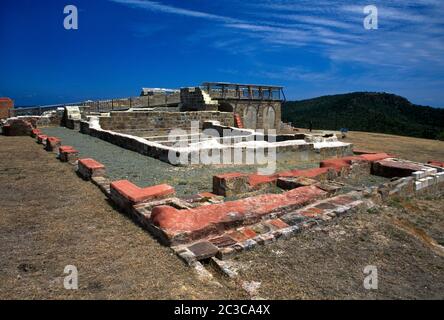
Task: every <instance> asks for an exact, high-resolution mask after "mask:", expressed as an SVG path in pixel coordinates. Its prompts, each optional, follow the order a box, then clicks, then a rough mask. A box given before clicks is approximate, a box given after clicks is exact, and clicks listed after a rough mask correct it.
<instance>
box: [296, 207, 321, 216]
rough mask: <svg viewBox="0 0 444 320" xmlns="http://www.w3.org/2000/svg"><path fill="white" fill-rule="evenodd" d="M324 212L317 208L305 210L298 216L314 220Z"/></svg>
mask: <svg viewBox="0 0 444 320" xmlns="http://www.w3.org/2000/svg"><path fill="white" fill-rule="evenodd" d="M323 212H324V210H322V209H319V208H314V207H312V208H307V210H304V211H303V212H301V213H300V215H302V216H304V217H309V218H314V217H316V216H318V215H320V214H322V213H323Z"/></svg>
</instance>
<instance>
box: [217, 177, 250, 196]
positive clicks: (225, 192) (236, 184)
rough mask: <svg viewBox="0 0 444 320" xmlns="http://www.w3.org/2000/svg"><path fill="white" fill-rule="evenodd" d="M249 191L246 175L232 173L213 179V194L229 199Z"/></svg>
mask: <svg viewBox="0 0 444 320" xmlns="http://www.w3.org/2000/svg"><path fill="white" fill-rule="evenodd" d="M248 191H249V185H248V174H244V173H239V172H233V173H226V174H221V175H216V176H214V177H213V193H214V194H217V195H219V196H224V197H230V196H233V195H236V194H243V193H247V192H248Z"/></svg>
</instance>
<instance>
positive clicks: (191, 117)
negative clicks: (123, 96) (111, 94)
mask: <svg viewBox="0 0 444 320" xmlns="http://www.w3.org/2000/svg"><path fill="white" fill-rule="evenodd" d="M208 120H216V121H220V122H221V124H223V125H226V126H233V125H234V119H233V114H232V113H230V112H218V111H202V112H156V111H153V112H112V113H111V116H110V117H102V118H100V126H101V127H102V129H104V130H112V131H116V132H125V133H129V132H137V131H143V130H145V131H153V133H155V131H165V130H170V129H184V130H190V127H191V121H200V126H202V125H203V122H204V121H208Z"/></svg>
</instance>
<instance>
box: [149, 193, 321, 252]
mask: <svg viewBox="0 0 444 320" xmlns="http://www.w3.org/2000/svg"><path fill="white" fill-rule="evenodd" d="M326 195H327V193H326V192H325V191H323V190H321V189H319V188H317V187H315V186H309V187H301V188H298V189H293V190H291V191H288V192H285V193H283V194H264V195H259V196H255V197H250V198H246V199H241V200H237V201H231V202H224V203H220V204H213V205H207V206H202V207H197V208H194V209H187V210H178V209H176V208H173V207H171V206H158V207H155V208H154V209H153V210H152V212H151V220H152V223H153V224H154V225H155V226H157V227H158V228H160V229H161V230H162V231H163V233H164V236H165V237H166V238H167V239H166V240H167V241H168V242H170V243H171V244H172V245H175V244H180V243H187V242H190V241H192V240H197V239H201V238H204V237H206V236H208V235H217V234H221V233H223V232H224V231H225V230H227V229H230V228H233V227H236V226H240V225H248V224H252V223H256V222H258V221H259V220H260V219H261V218H262V217H264V216H266V215H269V214H271V213H276V214H279V213H281V214H284V213H285V211H286V210H290V209H295V208H299V207H301V206H304V205H306V204H308V203H310V202H312V201H314V200H316V199H318V198H323V197H325V196H326Z"/></svg>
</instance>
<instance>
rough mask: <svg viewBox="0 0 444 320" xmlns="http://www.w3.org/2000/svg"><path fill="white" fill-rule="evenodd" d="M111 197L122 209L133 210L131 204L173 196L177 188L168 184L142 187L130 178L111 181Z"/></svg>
mask: <svg viewBox="0 0 444 320" xmlns="http://www.w3.org/2000/svg"><path fill="white" fill-rule="evenodd" d="M110 187H111V198H112V199H113V200H114V201H115V202H116V203H117V205H119V206H120V207H121V208H122V209H125V210H131V206H133V205H135V204H138V203H142V202H147V201H153V200H160V199H165V198H168V197H171V196H173V195H174V194H175V190H174V188H173V187H171V186H170V185H168V184H161V185H157V186H152V187H147V188H140V187H138V186H136V185H135V184H133V183H131V182H129V181H128V180H120V181H115V182H113V183H111V186H110Z"/></svg>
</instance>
